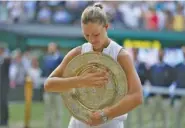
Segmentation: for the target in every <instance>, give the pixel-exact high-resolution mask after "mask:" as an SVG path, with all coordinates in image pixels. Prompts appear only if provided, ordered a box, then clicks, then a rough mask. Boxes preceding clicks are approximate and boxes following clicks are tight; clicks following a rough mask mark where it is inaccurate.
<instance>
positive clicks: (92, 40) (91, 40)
mask: <svg viewBox="0 0 185 128" xmlns="http://www.w3.org/2000/svg"><path fill="white" fill-rule="evenodd" d="M89 41H90V42H91V43H92V44H93V43H94V42H95V39H94V38H93V37H92V36H91V37H90V38H89Z"/></svg>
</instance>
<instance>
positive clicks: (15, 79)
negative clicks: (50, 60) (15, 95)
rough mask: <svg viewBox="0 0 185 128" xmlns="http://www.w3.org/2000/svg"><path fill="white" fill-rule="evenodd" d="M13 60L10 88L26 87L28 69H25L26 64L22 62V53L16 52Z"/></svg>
mask: <svg viewBox="0 0 185 128" xmlns="http://www.w3.org/2000/svg"><path fill="white" fill-rule="evenodd" d="M12 54H13V60H12V63H11V65H10V73H9V77H10V86H11V87H12V88H15V87H16V86H18V87H19V86H24V84H25V77H26V74H27V73H26V69H25V68H24V64H23V62H22V53H21V51H20V50H18V49H17V50H15V51H14V52H13V53H12Z"/></svg>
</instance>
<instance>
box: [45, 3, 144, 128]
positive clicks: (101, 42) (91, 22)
mask: <svg viewBox="0 0 185 128" xmlns="http://www.w3.org/2000/svg"><path fill="white" fill-rule="evenodd" d="M81 25H82V31H83V34H84V37H85V38H86V40H87V41H88V43H85V44H83V45H82V46H79V47H76V48H74V49H72V50H71V51H70V52H69V53H68V54H67V55H66V56H65V58H64V60H63V61H62V63H61V64H60V65H59V66H58V67H57V68H56V69H55V70H54V71H53V72H52V73H51V75H50V76H49V78H48V79H47V80H46V83H45V90H46V91H49V92H62V91H65V90H68V89H71V88H88V87H94V86H99V85H104V84H105V83H106V82H107V79H108V78H107V76H106V73H96V72H95V73H88V74H86V75H82V76H76V77H70V78H62V77H61V76H62V74H63V71H64V69H65V67H66V65H67V64H68V63H69V61H70V60H71V59H72V58H74V57H75V56H77V55H79V54H83V53H85V52H89V51H97V52H103V53H105V54H107V55H110V56H111V57H112V58H113V59H114V60H115V61H117V62H118V63H119V64H120V65H121V66H122V68H123V69H124V71H125V73H126V76H127V80H128V94H127V96H125V97H124V98H123V99H122V100H121V101H120V102H119V103H118V104H116V105H114V106H111V107H109V108H106V109H104V110H103V111H101V112H95V113H93V114H92V115H91V120H89V121H88V122H87V124H85V123H83V122H81V121H79V120H77V119H75V118H74V117H72V118H71V121H70V124H69V128H89V127H90V126H94V127H98V128H112V127H115V128H123V120H124V117H125V115H124V114H126V113H127V112H129V111H131V110H132V109H134V108H136V107H137V106H138V105H140V104H141V103H142V101H143V96H142V89H141V83H140V80H139V77H138V75H137V73H136V70H135V68H134V64H133V62H132V59H131V57H130V56H129V54H128V52H127V51H126V50H125V49H123V48H122V47H121V46H119V45H118V44H117V43H116V42H114V41H112V40H111V39H110V38H109V37H108V35H107V29H108V20H107V16H106V13H105V12H104V11H103V7H102V5H101V4H95V5H94V6H89V7H87V8H86V9H85V10H84V12H83V13H82V16H81ZM65 85H68V86H65ZM108 120H110V121H108ZM107 121H108V122H107Z"/></svg>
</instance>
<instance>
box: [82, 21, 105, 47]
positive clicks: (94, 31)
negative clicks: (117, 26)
mask: <svg viewBox="0 0 185 128" xmlns="http://www.w3.org/2000/svg"><path fill="white" fill-rule="evenodd" d="M107 29H108V25H106V26H103V25H101V24H98V23H92V22H89V23H87V24H82V32H83V35H84V37H85V39H86V40H87V41H88V42H89V43H91V44H92V46H93V48H94V49H95V50H96V49H100V48H102V47H103V46H104V43H105V40H106V39H107Z"/></svg>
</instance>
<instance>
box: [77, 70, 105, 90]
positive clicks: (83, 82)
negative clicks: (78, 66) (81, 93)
mask: <svg viewBox="0 0 185 128" xmlns="http://www.w3.org/2000/svg"><path fill="white" fill-rule="evenodd" d="M107 82H108V74H107V73H106V72H103V71H101V72H87V73H85V74H82V75H81V76H80V84H79V87H86V88H91V87H103V86H105V85H106V84H107Z"/></svg>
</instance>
